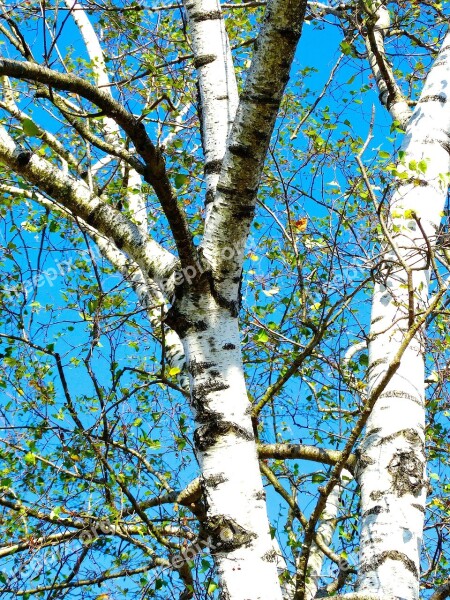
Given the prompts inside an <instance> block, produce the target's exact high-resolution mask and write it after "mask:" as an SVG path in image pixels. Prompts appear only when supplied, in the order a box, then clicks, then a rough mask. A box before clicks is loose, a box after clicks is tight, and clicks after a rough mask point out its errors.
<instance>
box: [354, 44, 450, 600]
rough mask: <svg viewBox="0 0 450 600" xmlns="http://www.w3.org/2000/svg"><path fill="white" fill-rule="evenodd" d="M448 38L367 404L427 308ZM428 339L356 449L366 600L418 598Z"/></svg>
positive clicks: (434, 76)
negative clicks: (369, 597) (369, 598)
mask: <svg viewBox="0 0 450 600" xmlns="http://www.w3.org/2000/svg"><path fill="white" fill-rule="evenodd" d="M448 81H450V35H447V37H446V39H445V40H444V44H443V47H442V50H441V52H440V54H439V56H438V58H437V60H436V62H435V64H434V66H433V67H432V69H431V71H430V73H429V75H428V78H427V81H426V83H425V86H424V90H423V92H422V95H421V98H420V100H419V102H418V104H417V106H416V108H415V110H414V112H413V115H412V117H411V120H410V122H409V125H408V128H407V131H406V135H405V140H404V143H403V146H402V151H403V154H402V155H401V156H402V157H403V158H401V160H400V163H399V165H398V170H399V171H401V172H403V174H401V176H400V177H399V179H398V181H397V190H396V191H395V193H394V194H393V197H392V200H391V203H390V215H389V221H388V222H387V224H386V227H385V233H386V235H387V236H388V238H390V247H389V250H388V251H387V253H386V255H385V258H384V264H383V267H382V269H381V272H380V274H379V277H378V282H377V284H376V285H375V289H374V296H373V304H372V324H371V333H370V344H369V368H368V388H369V389H368V394H369V395H370V393H371V391H372V389H373V388H374V387H375V386H376V385H377V383H378V381H379V380H380V379H381V378H382V377H383V375H384V374H385V372H386V368H387V366H388V365H389V363H390V362H391V358H392V357H393V356H394V355H395V353H396V352H397V350H398V348H399V346H400V344H401V342H402V340H403V339H404V336H405V333H406V331H407V330H408V328H409V327H410V326H411V325H412V323H413V322H414V320H415V319H416V318H417V316H418V315H419V314H420V313H421V311H423V309H424V307H425V306H426V302H427V297H428V287H429V272H430V268H431V266H432V264H433V259H432V250H433V247H434V244H435V239H436V231H437V228H438V226H439V222H440V219H441V215H442V213H443V210H444V206H445V200H446V195H447V189H448V173H449V171H450V161H449V151H450V144H449V134H450V103H449V102H448V91H447V83H446V82H448ZM422 334H423V332H419V334H418V335H416V337H415V338H414V339H413V341H412V342H411V344H410V345H409V347H408V348H407V349H406V351H405V353H404V354H403V357H402V360H401V365H400V367H399V369H398V370H397V372H396V373H395V374H394V376H393V377H392V379H391V381H390V383H389V384H388V385H387V387H386V388H385V390H384V392H383V394H382V395H381V397H380V398H379V400H378V401H377V403H376V405H375V407H374V410H373V412H372V414H371V416H370V418H369V420H368V422H367V428H366V433H365V437H364V439H363V440H362V443H361V446H360V449H359V451H360V461H359V472H358V479H359V484H360V487H361V512H362V516H361V523H362V525H361V540H360V564H359V585H358V589H359V591H360V592H364V593H370V594H376V595H380V596H382V597H383V598H401V599H406V600H416V599H417V598H418V597H419V570H420V549H421V544H422V535H423V522H424V512H425V501H426V494H427V487H428V483H427V478H426V472H425V464H426V463H425V452H424V444H425V432H424V429H425V399H424V396H425V390H424V345H423V339H422Z"/></svg>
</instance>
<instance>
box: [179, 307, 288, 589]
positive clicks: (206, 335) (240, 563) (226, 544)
mask: <svg viewBox="0 0 450 600" xmlns="http://www.w3.org/2000/svg"><path fill="white" fill-rule="evenodd" d="M182 315H190V317H191V319H192V320H191V321H190V322H186V321H185V319H183V316H182ZM172 317H173V315H172ZM173 318H177V319H178V329H179V330H180V329H182V330H183V327H184V331H183V333H182V334H181V338H182V341H183V345H184V348H185V353H186V361H187V365H188V371H189V374H190V378H191V396H192V405H193V409H194V411H195V413H196V415H195V419H196V423H197V429H196V431H195V433H194V440H195V447H196V454H197V458H198V460H199V463H200V468H201V473H202V475H201V480H202V489H203V498H204V501H205V504H206V507H207V518H206V521H205V523H204V524H203V529H204V530H203V535H204V537H205V538H206V539H207V540H208V545H209V546H210V547H211V549H212V553H213V554H214V555H215V559H216V564H217V570H218V573H219V578H220V584H221V590H222V597H223V598H226V599H230V600H231V599H232V600H248V599H249V598H251V599H252V600H281V590H280V585H279V583H278V576H277V568H276V556H275V553H274V551H273V544H272V540H271V537H270V534H269V527H268V520H267V513H266V503H265V493H264V489H263V486H262V481H261V475H260V472H259V466H258V457H257V452H256V445H255V440H254V435H253V428H252V423H251V418H250V415H251V405H250V403H249V400H248V396H247V391H246V387H245V380H244V373H243V365H242V357H241V350H240V345H241V341H240V337H239V328H238V321H237V319H236V318H234V317H231V316H230V315H229V312H228V311H227V310H226V309H222V308H219V307H218V306H217V305H216V303H215V301H214V299H213V298H211V297H208V296H202V297H201V296H196V297H195V298H192V299H187V298H184V299H183V300H181V301H180V305H179V307H178V310H177V315H176V317H173Z"/></svg>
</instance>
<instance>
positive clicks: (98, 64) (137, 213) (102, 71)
mask: <svg viewBox="0 0 450 600" xmlns="http://www.w3.org/2000/svg"><path fill="white" fill-rule="evenodd" d="M65 2H66V6H67V8H69V9H70V10H71V11H72V17H73V19H74V21H75V23H76V24H77V26H78V28H79V30H80V33H81V36H82V38H83V41H84V43H85V46H86V50H87V53H88V55H89V59H90V61H91V63H92V70H93V72H94V75H95V80H96V83H97V86H98V87H99V88H101V89H102V90H103V91H104V92H106V93H107V94H109V95H111V88H110V81H109V75H108V69H107V67H106V62H105V58H104V56H103V50H102V47H101V45H100V41H99V39H98V36H97V34H96V32H95V29H94V28H93V26H92V24H91V22H90V21H89V18H88V16H87V14H86V12H85V11H84V10H83V7H82V6H81V5H80V4H79V3H78V2H75V3H73V2H72V0H65ZM102 125H103V130H104V133H105V139H106V141H107V142H108V143H109V144H111V145H112V146H115V147H117V146H121V144H122V142H121V139H120V137H121V136H120V128H119V126H118V124H117V123H116V121H114V119H111V118H110V117H103V119H102ZM121 170H122V175H123V174H124V171H125V169H124V167H123V166H122V169H121ZM141 187H142V178H141V176H140V175H139V174H138V173H137V172H136V171H135V170H134V169H130V170H129V173H128V188H127V193H126V196H127V200H128V208H129V211H130V213H131V215H132V216H133V221H134V222H135V223H136V225H137V226H138V227H139V229H140V230H141V232H142V233H143V234H144V235H145V233H147V228H148V224H147V210H146V206H145V200H144V196H143V194H142V193H141V191H140V190H141Z"/></svg>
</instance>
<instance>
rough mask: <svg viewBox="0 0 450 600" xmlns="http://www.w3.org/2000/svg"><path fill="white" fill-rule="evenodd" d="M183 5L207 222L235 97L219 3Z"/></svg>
mask: <svg viewBox="0 0 450 600" xmlns="http://www.w3.org/2000/svg"><path fill="white" fill-rule="evenodd" d="M184 4H185V7H186V11H187V13H188V17H189V26H190V27H189V29H190V37H191V41H192V48H193V50H194V55H195V59H194V65H195V67H196V69H197V72H198V83H199V92H200V111H199V112H200V114H199V117H200V119H201V132H202V143H203V151H204V154H205V164H204V172H205V182H206V204H207V214H206V219H208V216H209V210H210V208H211V202H212V201H213V200H214V196H215V192H216V186H217V182H218V180H219V174H220V169H221V166H222V159H223V156H224V154H225V148H226V142H227V138H228V134H229V132H230V129H231V126H232V124H233V121H234V117H235V115H236V109H237V105H238V100H239V97H238V89H237V83H236V75H235V71H234V65H233V58H232V56H231V49H230V42H229V39H228V35H227V32H226V29H225V22H224V19H223V14H222V10H221V6H220V2H218V0H185V2H184Z"/></svg>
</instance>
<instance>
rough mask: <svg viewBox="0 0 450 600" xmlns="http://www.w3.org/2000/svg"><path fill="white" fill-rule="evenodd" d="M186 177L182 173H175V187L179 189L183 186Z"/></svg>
mask: <svg viewBox="0 0 450 600" xmlns="http://www.w3.org/2000/svg"><path fill="white" fill-rule="evenodd" d="M187 179H188V176H187V175H184V174H183V173H177V174H176V175H175V179H174V183H175V187H176V188H177V190H179V189H180V188H181V187H183V185H184V184H185V183H186V181H187Z"/></svg>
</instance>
